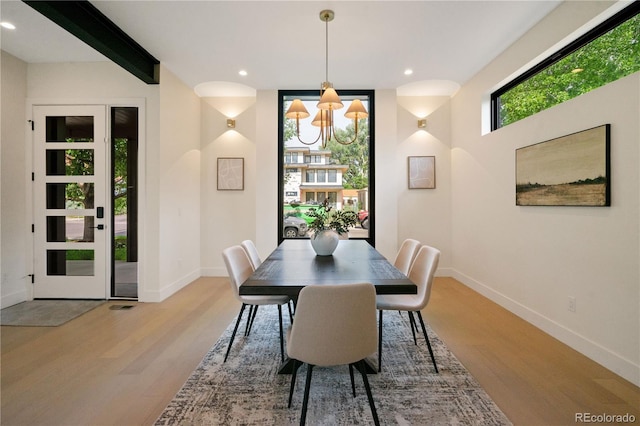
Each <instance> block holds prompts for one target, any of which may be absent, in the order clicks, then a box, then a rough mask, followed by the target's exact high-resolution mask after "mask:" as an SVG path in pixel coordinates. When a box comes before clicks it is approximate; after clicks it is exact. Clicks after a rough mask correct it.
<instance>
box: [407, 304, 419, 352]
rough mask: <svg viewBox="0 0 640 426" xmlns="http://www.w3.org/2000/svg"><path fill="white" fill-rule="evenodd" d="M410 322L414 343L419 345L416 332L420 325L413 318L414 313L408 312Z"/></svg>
mask: <svg viewBox="0 0 640 426" xmlns="http://www.w3.org/2000/svg"><path fill="white" fill-rule="evenodd" d="M407 314H408V315H409V322H410V323H411V334H413V343H414V344H415V345H418V340H417V339H416V330H417V329H418V325H417V324H416V319H415V318H414V317H413V312H411V311H408V312H407Z"/></svg>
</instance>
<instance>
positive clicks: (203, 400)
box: [156, 306, 511, 425]
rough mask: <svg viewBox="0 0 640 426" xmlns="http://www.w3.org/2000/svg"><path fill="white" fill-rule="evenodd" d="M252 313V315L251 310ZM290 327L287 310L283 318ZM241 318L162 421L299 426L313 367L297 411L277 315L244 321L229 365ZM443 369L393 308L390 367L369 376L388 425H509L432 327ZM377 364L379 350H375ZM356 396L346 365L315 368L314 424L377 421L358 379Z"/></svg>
mask: <svg viewBox="0 0 640 426" xmlns="http://www.w3.org/2000/svg"><path fill="white" fill-rule="evenodd" d="M245 316H246V314H245ZM283 317H284V319H285V327H286V326H287V324H288V315H286V314H285V315H283ZM234 324H235V319H234V321H233V322H232V323H231V325H230V326H229V327H228V328H227V330H226V331H225V333H224V334H223V335H222V337H221V338H220V339H219V340H218V341H217V342H216V344H215V345H214V346H213V347H212V348H211V349H210V351H209V352H208V353H207V355H206V356H205V357H204V359H203V360H202V362H201V364H200V365H199V366H198V367H197V369H196V370H195V371H194V372H193V373H192V375H191V377H189V379H188V380H187V382H186V383H185V384H184V386H183V387H182V389H181V390H180V391H179V392H178V394H177V395H176V396H175V397H174V399H173V400H172V401H171V402H170V403H169V405H168V406H167V408H166V409H165V410H164V412H163V413H162V414H161V416H160V417H159V418H158V420H157V421H156V425H294V424H299V422H300V417H299V416H300V412H301V408H302V397H303V392H304V380H305V376H306V366H305V367H302V368H301V369H300V370H299V371H298V378H297V382H296V390H295V394H294V398H293V403H292V406H291V408H287V402H288V397H289V386H290V381H291V376H289V375H279V374H277V371H278V367H279V365H280V345H279V339H278V315H277V309H276V308H275V307H274V306H266V307H262V308H260V311H259V312H258V315H257V317H256V322H255V323H254V326H253V330H252V332H251V335H250V336H248V337H244V336H243V332H242V331H243V326H244V321H243V323H242V324H241V326H240V328H239V331H238V334H239V335H240V336H236V339H235V341H234V343H233V348H232V349H231V353H230V354H229V359H228V360H227V362H226V363H223V362H222V361H223V359H224V352H225V351H226V348H227V344H228V342H229V337H230V336H231V331H232V328H233V325H234ZM428 333H429V337H430V339H431V343H432V345H433V349H434V352H435V356H436V361H437V363H438V369H439V370H440V373H439V374H437V373H435V370H434V368H433V364H432V362H431V358H430V357H429V352H428V350H427V347H426V344H425V343H424V338H423V339H422V342H420V341H418V346H416V345H414V343H413V338H412V336H411V329H410V326H409V322H408V317H407V316H406V314H405V315H404V316H400V314H398V313H397V312H388V313H386V315H385V320H384V336H383V343H384V347H383V360H382V364H383V371H382V373H380V374H373V375H369V381H370V383H371V386H372V393H373V397H374V399H375V403H376V408H377V411H378V416H379V417H380V422H381V424H387V425H509V424H511V423H510V422H509V420H508V419H507V418H506V416H505V415H504V414H503V413H502V412H501V411H500V409H499V408H498V407H497V406H496V405H495V403H494V402H493V401H492V400H491V398H490V397H489V396H488V395H487V394H486V393H485V391H484V390H483V389H482V388H481V387H480V385H479V384H478V383H477V382H476V381H475V379H474V378H473V377H472V376H471V375H470V374H469V372H468V371H467V370H466V369H465V368H464V367H463V366H462V365H461V364H460V362H459V361H458V360H457V359H456V358H455V356H454V355H453V354H452V353H451V352H450V351H449V350H448V349H447V347H446V346H445V345H444V343H443V342H442V341H441V340H440V339H439V338H438V337H437V336H436V335H435V333H434V332H433V331H432V330H431V329H428ZM371 361H372V363H373V364H374V365H375V364H376V362H377V355H376V354H372V357H371ZM355 383H356V392H357V397H356V398H353V395H352V393H351V384H350V380H349V369H348V367H347V366H338V367H331V368H320V367H316V368H315V369H314V373H313V380H312V383H311V392H310V397H309V408H308V412H307V424H310V425H356V424H373V420H372V417H371V411H370V409H369V405H368V402H367V397H366V394H365V391H364V385H363V384H362V378H361V377H360V376H359V375H358V374H357V373H356V376H355Z"/></svg>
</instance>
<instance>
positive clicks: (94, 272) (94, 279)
mask: <svg viewBox="0 0 640 426" xmlns="http://www.w3.org/2000/svg"><path fill="white" fill-rule="evenodd" d="M33 117H34V151H33V153H34V264H35V268H34V271H35V272H34V297H35V298H65V299H104V298H106V267H105V266H106V262H107V258H106V256H107V253H106V244H107V240H106V238H105V229H106V223H108V222H107V221H106V217H105V215H106V214H107V211H106V209H105V202H106V198H105V164H106V157H105V142H106V141H105V137H106V126H105V121H106V120H105V107H104V106H35V107H34V109H33Z"/></svg>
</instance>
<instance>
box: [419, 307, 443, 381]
mask: <svg viewBox="0 0 640 426" xmlns="http://www.w3.org/2000/svg"><path fill="white" fill-rule="evenodd" d="M418 318H419V319H420V325H421V326H422V333H424V340H425V341H426V342H427V348H429V355H431V361H433V367H434V368H435V369H436V373H438V372H439V371H438V366H437V365H436V357H435V356H433V349H432V348H431V342H430V341H429V336H427V328H426V327H425V326H424V321H423V320H422V314H421V313H420V311H418Z"/></svg>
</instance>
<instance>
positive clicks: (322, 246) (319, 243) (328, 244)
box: [311, 229, 340, 256]
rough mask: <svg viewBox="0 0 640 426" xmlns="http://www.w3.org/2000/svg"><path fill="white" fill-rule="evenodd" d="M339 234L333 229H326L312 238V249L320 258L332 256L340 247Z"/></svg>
mask: <svg viewBox="0 0 640 426" xmlns="http://www.w3.org/2000/svg"><path fill="white" fill-rule="evenodd" d="M339 239H340V238H339V236H338V233H337V232H336V231H334V230H332V229H325V230H324V231H320V232H318V233H317V234H314V235H313V236H311V247H313V250H315V252H316V254H317V255H318V256H331V255H332V254H333V252H334V250H335V249H336V247H338V240H339Z"/></svg>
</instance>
